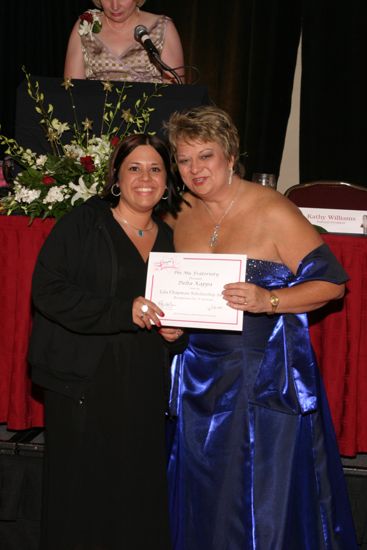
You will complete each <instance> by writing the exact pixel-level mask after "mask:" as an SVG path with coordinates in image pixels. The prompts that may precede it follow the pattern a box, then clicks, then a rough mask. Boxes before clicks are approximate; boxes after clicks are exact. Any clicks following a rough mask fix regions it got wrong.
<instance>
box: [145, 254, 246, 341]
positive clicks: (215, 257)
mask: <svg viewBox="0 0 367 550" xmlns="http://www.w3.org/2000/svg"><path fill="white" fill-rule="evenodd" d="M246 261H247V256H246V255H242V254H197V253H195V254H194V253H192V254H191V253H190V254H182V253H177V252H176V253H174V252H172V253H171V252H151V253H150V255H149V262H148V273H147V283H146V289H145V297H146V298H148V300H151V301H152V302H155V303H156V304H157V305H158V306H159V307H160V308H161V309H162V310H163V312H164V314H165V315H164V317H162V318H161V321H162V325H164V326H171V327H191V328H210V329H216V330H239V331H240V330H242V323H243V312H242V311H238V310H235V309H232V308H230V307H229V306H227V304H226V301H225V300H224V298H223V296H222V291H223V287H224V285H225V284H227V283H235V282H238V281H245V279H246Z"/></svg>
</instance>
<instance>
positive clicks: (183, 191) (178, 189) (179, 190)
mask: <svg viewBox="0 0 367 550" xmlns="http://www.w3.org/2000/svg"><path fill="white" fill-rule="evenodd" d="M177 191H178V193H179V195H181V197H182V195H183V194H184V193H185V191H186V185H185V184H184V183H183V184H182V187H181V189H180V188H179V187H177Z"/></svg>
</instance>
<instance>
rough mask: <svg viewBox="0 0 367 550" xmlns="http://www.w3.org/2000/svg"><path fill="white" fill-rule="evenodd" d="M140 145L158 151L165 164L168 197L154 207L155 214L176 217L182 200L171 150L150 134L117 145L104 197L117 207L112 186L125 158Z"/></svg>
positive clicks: (136, 135)
mask: <svg viewBox="0 0 367 550" xmlns="http://www.w3.org/2000/svg"><path fill="white" fill-rule="evenodd" d="M140 145H150V146H151V147H153V149H155V151H157V153H158V154H159V156H160V157H161V159H162V160H163V164H164V167H165V169H166V174H167V181H166V185H167V192H168V197H167V199H166V200H164V199H161V200H160V201H159V203H158V204H157V205H156V206H155V207H154V209H153V211H154V214H156V215H158V216H163V215H164V214H166V213H170V214H172V215H173V216H176V215H177V213H178V212H179V210H180V203H181V201H182V199H181V196H180V193H179V190H178V187H177V180H176V176H175V174H174V173H173V171H172V165H171V154H170V150H169V149H168V146H167V145H166V143H165V142H164V141H163V140H162V139H160V138H159V137H157V136H151V135H148V134H132V135H131V136H128V137H127V138H125V139H123V140H122V141H121V142H120V143H119V144H118V145H117V147H116V149H115V150H114V152H113V154H112V156H111V158H110V162H109V166H108V174H107V183H106V185H105V187H104V190H103V193H102V196H103V197H104V198H105V199H107V200H108V201H109V202H110V203H111V204H112V205H113V206H116V204H117V203H118V200H119V199H118V197H115V196H114V195H113V194H112V193H111V189H112V186H113V185H114V184H115V183H117V181H118V174H119V170H120V166H121V164H122V163H123V162H124V160H125V158H126V157H127V156H128V155H129V154H130V153H132V152H133V151H134V149H136V148H137V147H139V146H140Z"/></svg>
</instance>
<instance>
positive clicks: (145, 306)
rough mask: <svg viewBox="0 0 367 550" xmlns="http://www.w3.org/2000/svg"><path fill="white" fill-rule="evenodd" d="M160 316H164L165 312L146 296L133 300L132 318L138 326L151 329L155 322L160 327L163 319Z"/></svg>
mask: <svg viewBox="0 0 367 550" xmlns="http://www.w3.org/2000/svg"><path fill="white" fill-rule="evenodd" d="M159 317H164V313H163V311H162V310H161V309H160V308H159V307H158V306H157V305H156V304H155V303H154V302H151V301H150V300H147V298H144V296H138V297H137V298H135V300H134V301H133V308H132V318H133V322H134V323H135V324H136V325H138V327H140V328H147V329H148V330H150V329H151V328H152V325H153V324H154V325H156V326H157V327H158V328H160V327H161V321H160V319H159Z"/></svg>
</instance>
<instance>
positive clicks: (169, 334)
mask: <svg viewBox="0 0 367 550" xmlns="http://www.w3.org/2000/svg"><path fill="white" fill-rule="evenodd" d="M158 332H159V334H160V335H161V336H162V338H164V339H165V340H166V341H167V342H176V340H178V339H179V338H180V337H181V336H182V335H183V330H182V329H180V328H172V327H162V328H160V329H159V331H158Z"/></svg>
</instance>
